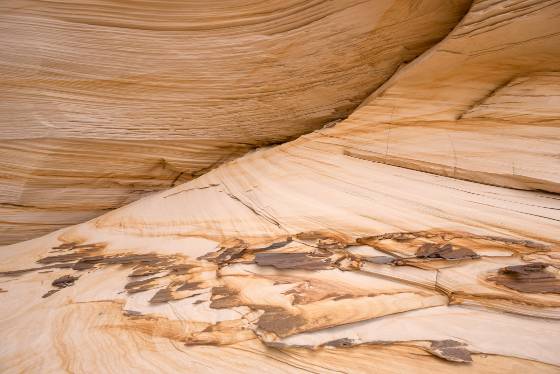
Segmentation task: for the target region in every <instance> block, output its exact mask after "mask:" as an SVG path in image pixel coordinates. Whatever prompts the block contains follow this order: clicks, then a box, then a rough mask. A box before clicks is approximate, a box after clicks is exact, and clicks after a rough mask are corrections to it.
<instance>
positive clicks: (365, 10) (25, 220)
mask: <svg viewBox="0 0 560 374" xmlns="http://www.w3.org/2000/svg"><path fill="white" fill-rule="evenodd" d="M468 6H469V1H467V0H453V1H444V0H422V1H415V2H412V3H411V2H410V1H408V0H382V1H379V0H367V1H361V0H349V1H327V2H325V1H301V0H289V1H277V0H267V1H259V2H248V1H244V0H240V1H228V2H223V1H215V0H213V1H199V2H182V1H155V2H154V1H135V2H122V1H118V0H112V1H73V0H72V1H66V0H65V1H60V2H51V1H40V0H39V1H35V0H33V1H28V0H7V1H4V2H2V4H0V23H1V24H2V30H1V31H0V50H2V53H1V59H0V75H1V76H2V78H1V79H0V92H1V93H0V110H1V111H2V114H3V115H2V117H1V118H0V158H1V160H2V162H1V163H0V192H1V195H2V200H1V201H0V212H1V214H2V216H3V217H4V219H3V220H2V221H3V222H4V225H3V227H2V230H1V231H0V234H1V235H0V236H1V238H0V243H3V244H7V243H13V242H16V241H21V240H24V239H30V238H32V237H36V236H38V235H40V234H45V233H47V232H50V231H53V230H55V229H57V228H60V227H63V226H66V225H69V224H75V223H79V222H83V221H86V220H88V219H90V218H93V217H95V216H98V215H100V214H101V213H103V212H105V211H107V210H109V209H113V208H116V207H119V206H121V205H125V204H126V203H129V202H131V201H134V200H136V199H138V198H139V197H141V196H145V195H147V194H149V193H150V192H153V191H158V190H161V189H165V188H169V187H172V186H174V185H177V184H180V183H181V182H184V181H187V180H190V179H192V178H194V177H196V176H198V175H201V174H203V173H204V172H206V171H208V170H209V169H211V168H213V167H215V166H216V165H218V164H220V163H223V162H225V161H228V160H231V159H232V158H235V157H238V156H240V155H242V154H244V153H245V152H247V151H248V150H250V149H251V148H254V147H257V146H262V145H266V144H273V143H277V142H282V141H286V140H287V139H290V138H294V137H297V136H298V135H301V134H303V133H306V132H309V131H311V130H314V129H317V128H319V127H321V126H323V125H324V124H326V123H328V122H331V121H334V120H339V119H341V118H345V117H346V116H347V115H348V114H349V113H350V112H351V111H352V110H353V109H354V108H355V107H356V106H357V105H358V104H359V103H360V102H361V101H362V100H363V99H364V98H365V97H366V96H368V95H369V94H370V93H371V92H372V91H373V90H375V89H376V88H377V87H378V86H379V85H381V84H382V83H383V82H384V81H385V80H386V79H387V78H388V77H389V76H391V74H393V72H394V71H395V70H396V69H397V67H398V66H399V65H400V64H402V63H404V62H407V61H410V60H412V59H414V58H415V57H416V56H418V55H419V54H420V53H422V52H423V51H425V50H426V49H427V48H429V47H430V46H432V45H433V44H434V43H436V42H437V41H439V40H440V39H441V38H443V37H444V36H445V34H447V33H448V32H449V30H450V29H451V28H452V27H453V26H454V25H455V24H456V23H457V21H458V20H459V19H460V17H461V16H462V15H463V14H464V13H465V12H466V10H467V9H468Z"/></svg>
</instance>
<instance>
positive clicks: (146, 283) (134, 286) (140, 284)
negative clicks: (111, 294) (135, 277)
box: [124, 277, 159, 293]
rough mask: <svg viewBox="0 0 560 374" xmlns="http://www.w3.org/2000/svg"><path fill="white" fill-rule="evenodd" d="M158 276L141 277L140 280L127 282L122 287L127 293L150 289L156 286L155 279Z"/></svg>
mask: <svg viewBox="0 0 560 374" xmlns="http://www.w3.org/2000/svg"><path fill="white" fill-rule="evenodd" d="M158 278H159V277H155V278H148V279H143V280H140V281H134V282H129V283H127V284H126V285H125V286H124V289H125V290H126V291H127V292H128V293H137V292H143V291H147V290H151V289H152V288H155V287H157V282H156V279H158Z"/></svg>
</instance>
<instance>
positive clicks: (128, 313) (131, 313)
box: [123, 310, 142, 316]
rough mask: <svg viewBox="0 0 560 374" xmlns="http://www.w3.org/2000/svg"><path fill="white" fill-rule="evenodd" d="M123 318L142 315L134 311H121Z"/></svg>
mask: <svg viewBox="0 0 560 374" xmlns="http://www.w3.org/2000/svg"><path fill="white" fill-rule="evenodd" d="M123 314H124V315H125V316H141V315H142V313H141V312H139V311H136V310H123Z"/></svg>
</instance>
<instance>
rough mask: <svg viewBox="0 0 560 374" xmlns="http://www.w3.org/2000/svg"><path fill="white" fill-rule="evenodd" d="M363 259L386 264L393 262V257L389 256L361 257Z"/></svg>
mask: <svg viewBox="0 0 560 374" xmlns="http://www.w3.org/2000/svg"><path fill="white" fill-rule="evenodd" d="M363 260H364V261H367V262H371V263H372V264H381V265H388V264H392V263H394V262H395V260H396V259H395V258H393V257H389V256H371V257H363Z"/></svg>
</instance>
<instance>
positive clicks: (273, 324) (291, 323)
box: [257, 311, 307, 337]
mask: <svg viewBox="0 0 560 374" xmlns="http://www.w3.org/2000/svg"><path fill="white" fill-rule="evenodd" d="M306 322H307V321H306V320H305V318H303V317H301V316H299V315H294V314H290V313H288V312H286V311H270V312H265V313H264V314H263V315H262V316H261V317H260V318H259V321H258V323H257V326H258V328H260V329H261V330H264V331H268V332H273V333H275V334H276V335H278V336H279V337H286V336H288V335H291V334H293V333H295V332H297V330H298V329H299V328H300V327H301V326H303V325H305V323H306Z"/></svg>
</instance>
